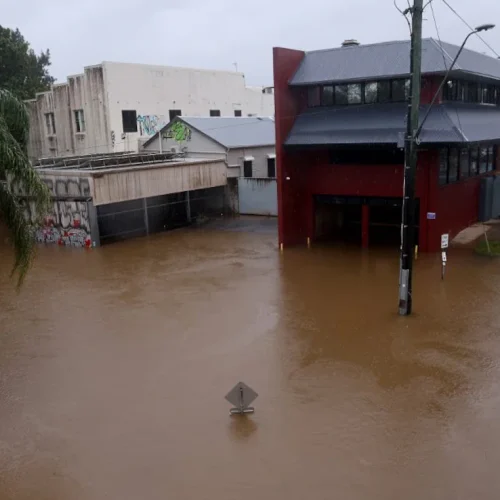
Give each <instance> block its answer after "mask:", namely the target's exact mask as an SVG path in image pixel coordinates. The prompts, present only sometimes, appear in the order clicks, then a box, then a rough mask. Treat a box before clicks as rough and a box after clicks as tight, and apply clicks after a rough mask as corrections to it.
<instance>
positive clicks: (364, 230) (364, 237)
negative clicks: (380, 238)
mask: <svg viewBox="0 0 500 500" xmlns="http://www.w3.org/2000/svg"><path fill="white" fill-rule="evenodd" d="M369 240H370V207H369V206H368V205H362V206H361V246H362V247H363V248H368V245H369Z"/></svg>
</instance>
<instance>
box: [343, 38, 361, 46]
mask: <svg viewBox="0 0 500 500" xmlns="http://www.w3.org/2000/svg"><path fill="white" fill-rule="evenodd" d="M358 45H359V42H358V41H357V40H355V39H354V38H350V39H348V40H344V41H343V42H342V47H357V46H358Z"/></svg>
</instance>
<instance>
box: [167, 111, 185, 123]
mask: <svg viewBox="0 0 500 500" xmlns="http://www.w3.org/2000/svg"><path fill="white" fill-rule="evenodd" d="M178 116H182V110H181V109H169V110H168V119H169V121H172V120H173V119H174V118H177V117H178Z"/></svg>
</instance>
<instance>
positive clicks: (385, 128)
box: [285, 103, 500, 146]
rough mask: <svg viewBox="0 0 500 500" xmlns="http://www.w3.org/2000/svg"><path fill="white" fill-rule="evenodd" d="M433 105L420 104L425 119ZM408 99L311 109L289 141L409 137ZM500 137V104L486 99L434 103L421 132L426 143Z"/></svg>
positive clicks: (329, 142)
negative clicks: (477, 102)
mask: <svg viewBox="0 0 500 500" xmlns="http://www.w3.org/2000/svg"><path fill="white" fill-rule="evenodd" d="M426 110H427V106H421V107H420V119H421V120H422V118H423V116H424V114H425V112H426ZM406 113H407V106H406V105H405V104H404V103H393V104H373V105H367V106H352V107H348V106H345V107H335V108H325V109H323V110H320V111H318V110H309V111H307V112H305V113H303V114H301V115H299V116H298V117H297V119H296V120H295V124H294V126H293V128H292V130H291V132H290V134H289V136H288V138H287V140H286V141H285V145H287V146H316V145H337V146H342V145H355V144H357V145H361V144H364V145H370V144H374V145H375V144H379V145H381V144H390V145H397V144H398V143H400V142H401V140H402V138H403V137H404V132H405V129H406ZM498 139H500V110H499V109H498V108H496V107H493V106H492V107H489V106H480V105H475V106H474V105H460V104H456V105H450V104H447V105H439V106H433V108H432V110H431V112H430V114H429V117H428V118H427V121H426V122H425V125H424V128H423V130H422V132H421V134H420V140H421V143H422V144H439V143H467V142H477V141H487V140H498Z"/></svg>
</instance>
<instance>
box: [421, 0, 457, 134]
mask: <svg viewBox="0 0 500 500" xmlns="http://www.w3.org/2000/svg"><path fill="white" fill-rule="evenodd" d="M426 5H430V6H431V12H432V18H433V19H434V26H435V28H436V35H437V37H438V40H439V48H440V49H441V55H442V56H443V64H444V69H445V70H446V71H448V65H447V63H446V56H445V55H444V49H443V43H442V42H441V35H440V34H439V27H438V23H437V19H436V14H435V13H434V7H433V6H432V0H429V1H428V2H427V4H426ZM445 85H447V83H445ZM455 113H456V115H457V121H458V125H459V126H460V132H462V130H463V129H462V122H461V121H460V114H459V112H458V109H457V108H456V107H455Z"/></svg>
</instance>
